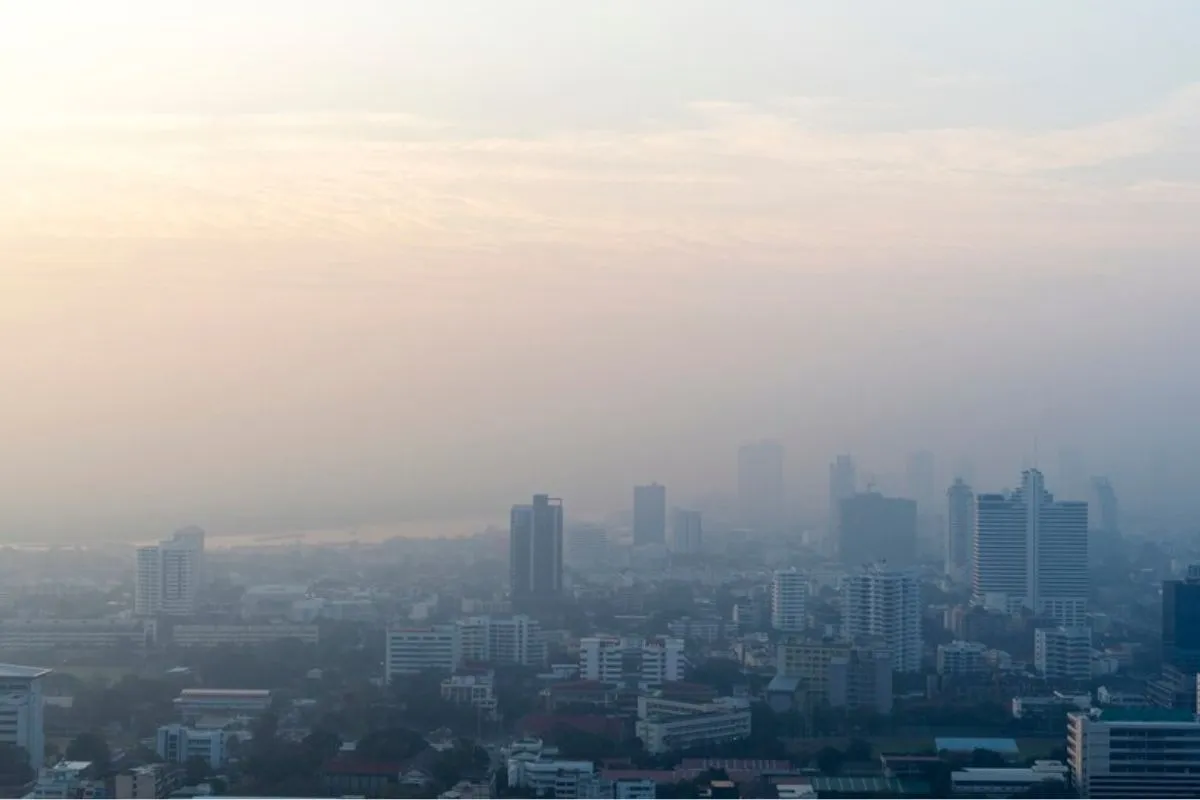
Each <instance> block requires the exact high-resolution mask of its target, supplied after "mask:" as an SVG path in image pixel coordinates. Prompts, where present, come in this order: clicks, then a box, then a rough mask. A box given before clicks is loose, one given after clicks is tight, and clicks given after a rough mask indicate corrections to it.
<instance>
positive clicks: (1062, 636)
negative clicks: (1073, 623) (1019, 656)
mask: <svg viewBox="0 0 1200 800" xmlns="http://www.w3.org/2000/svg"><path fill="white" fill-rule="evenodd" d="M1033 663H1034V667H1035V668H1036V669H1037V671H1038V672H1039V673H1040V674H1041V676H1042V677H1043V678H1046V679H1048V680H1070V681H1087V680H1091V678H1092V629H1091V628H1085V627H1078V628H1062V627H1059V628H1038V629H1037V630H1036V631H1034V635H1033Z"/></svg>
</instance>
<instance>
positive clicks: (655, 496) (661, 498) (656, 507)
mask: <svg viewBox="0 0 1200 800" xmlns="http://www.w3.org/2000/svg"><path fill="white" fill-rule="evenodd" d="M666 543H667V488H666V487H665V486H661V485H659V484H657V483H652V484H650V485H648V486H635V487H633V544H634V545H635V546H638V545H645V544H659V545H665V544H666Z"/></svg>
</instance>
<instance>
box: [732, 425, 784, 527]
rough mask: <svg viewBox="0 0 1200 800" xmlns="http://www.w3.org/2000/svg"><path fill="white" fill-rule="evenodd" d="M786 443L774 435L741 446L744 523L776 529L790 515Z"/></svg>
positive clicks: (740, 508) (741, 513)
mask: <svg viewBox="0 0 1200 800" xmlns="http://www.w3.org/2000/svg"><path fill="white" fill-rule="evenodd" d="M783 457H784V450H783V445H782V444H780V443H779V442H776V441H772V440H770V439H763V440H761V441H757V442H751V443H749V444H744V445H742V446H741V448H739V449H738V511H739V518H740V520H741V523H742V524H743V525H746V526H747V527H750V528H752V529H754V530H758V531H769V530H776V529H778V528H779V527H780V526H781V525H783V523H784V520H785V517H786V498H785V492H784V481H783Z"/></svg>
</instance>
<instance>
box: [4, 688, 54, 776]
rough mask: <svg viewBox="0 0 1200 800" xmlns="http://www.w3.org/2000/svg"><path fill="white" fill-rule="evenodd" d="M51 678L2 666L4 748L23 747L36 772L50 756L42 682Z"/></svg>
mask: <svg viewBox="0 0 1200 800" xmlns="http://www.w3.org/2000/svg"><path fill="white" fill-rule="evenodd" d="M49 674H50V670H48V669H42V668H40V667H22V666H18V665H16V664H0V744H8V745H14V746H16V747H20V748H21V749H22V750H24V751H25V752H26V753H27V754H28V756H29V766H30V767H32V768H33V769H35V770H36V769H40V768H41V766H42V763H43V760H44V759H45V755H46V730H45V722H44V717H43V713H42V711H43V700H44V698H43V695H42V678H44V677H45V676H47V675H49Z"/></svg>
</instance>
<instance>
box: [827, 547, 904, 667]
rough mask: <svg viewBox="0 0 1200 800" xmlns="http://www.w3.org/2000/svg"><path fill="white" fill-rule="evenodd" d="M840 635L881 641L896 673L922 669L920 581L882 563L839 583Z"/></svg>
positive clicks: (855, 638) (853, 638)
mask: <svg viewBox="0 0 1200 800" xmlns="http://www.w3.org/2000/svg"><path fill="white" fill-rule="evenodd" d="M842 635H843V636H844V637H845V638H846V639H848V640H851V641H853V640H858V639H874V640H882V641H883V642H884V643H885V644H886V647H887V650H888V652H889V653H890V654H891V656H892V666H893V668H894V669H895V670H896V671H897V672H919V671H920V669H921V650H922V646H923V645H922V638H921V584H920V582H919V581H918V580H917V577H916V575H915V574H913V573H910V572H905V571H900V570H891V569H888V568H886V566H884V565H881V564H873V565H871V566H868V567H864V568H863V569H862V570H861V571H860V572H858V573H857V574H855V575H851V576H850V577H848V578H847V579H846V581H845V583H843V584H842Z"/></svg>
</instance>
